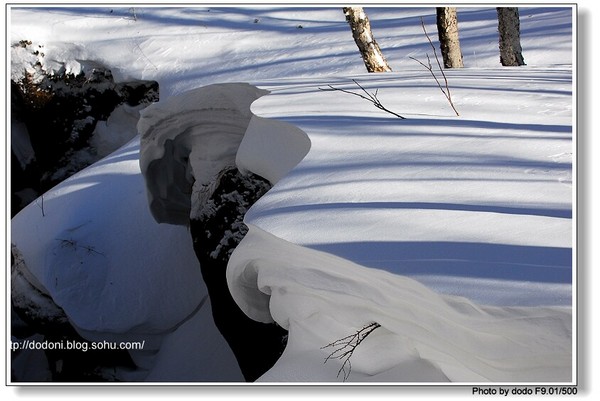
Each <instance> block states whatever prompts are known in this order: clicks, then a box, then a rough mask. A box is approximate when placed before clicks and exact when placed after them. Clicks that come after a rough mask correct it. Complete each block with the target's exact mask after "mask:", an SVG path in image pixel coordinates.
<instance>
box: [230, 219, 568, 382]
mask: <svg viewBox="0 0 600 401" xmlns="http://www.w3.org/2000/svg"><path fill="white" fill-rule="evenodd" d="M227 277H228V281H229V283H230V288H231V289H232V294H233V296H234V299H236V301H237V302H238V304H239V305H240V306H241V307H242V308H243V309H244V311H245V312H246V313H247V314H248V315H249V316H251V317H253V318H254V319H256V320H260V321H264V322H266V321H270V320H271V319H274V320H275V321H276V322H277V323H279V324H280V325H282V326H283V327H284V328H286V329H288V330H289V338H288V346H287V348H286V350H285V352H284V355H283V356H282V358H281V359H280V361H279V362H278V363H277V364H276V365H275V366H274V367H273V369H271V370H270V371H269V372H268V373H267V374H266V375H265V376H264V377H263V379H262V380H265V381H297V380H300V381H320V382H327V381H332V382H334V381H339V380H341V379H339V378H337V372H338V370H339V369H340V364H339V363H336V362H328V364H331V365H330V366H329V365H325V366H323V362H324V360H325V358H326V357H327V356H328V355H329V353H331V352H332V350H331V349H320V348H321V347H324V346H326V345H327V344H330V343H332V342H333V341H335V340H337V339H340V338H343V337H345V336H348V335H351V334H353V333H354V332H355V331H356V330H358V329H360V328H361V327H363V326H365V325H367V324H369V323H371V322H377V323H379V324H381V326H382V327H381V328H379V329H377V330H376V331H374V332H373V334H372V335H371V336H369V337H368V338H367V339H366V340H365V341H364V343H363V344H361V345H360V347H357V349H356V352H355V353H354V355H353V356H352V358H351V375H350V377H349V379H348V380H349V381H371V380H373V381H397V382H405V381H439V380H450V381H454V382H486V381H494V382H505V381H506V382H532V381H551V382H552V381H557V382H568V381H570V380H571V312H570V308H562V307H548V308H496V307H482V306H478V305H476V304H474V303H472V302H471V301H469V300H467V299H465V298H461V297H452V296H440V295H438V294H437V293H435V292H433V291H431V290H429V289H427V288H426V287H425V286H423V285H421V284H419V283H418V282H417V281H415V280H412V279H410V278H407V277H403V276H399V275H394V274H390V273H388V272H385V271H382V270H377V269H369V268H366V267H364V266H360V265H356V264H354V263H351V262H349V261H347V260H344V259H341V258H338V257H336V256H333V255H330V254H326V253H323V252H319V251H315V250H311V249H308V248H304V247H300V246H297V245H294V244H291V243H289V242H287V241H283V240H281V239H279V238H276V237H274V236H273V235H270V234H268V233H266V232H265V231H263V230H260V229H259V228H257V227H255V226H251V227H250V232H249V233H248V235H247V236H246V237H245V238H244V240H243V241H242V242H241V243H240V245H239V246H238V248H237V249H236V251H235V252H234V254H233V255H232V258H231V260H230V263H229V268H228V275H227ZM336 365H337V366H336ZM408 366H413V367H414V368H415V369H417V371H416V372H415V371H413V372H412V374H408V375H406V372H407V370H408V371H410V369H409V368H408Z"/></svg>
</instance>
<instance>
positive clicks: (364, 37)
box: [344, 7, 392, 72]
mask: <svg viewBox="0 0 600 401" xmlns="http://www.w3.org/2000/svg"><path fill="white" fill-rule="evenodd" d="M344 15H345V16H346V21H347V22H348V24H349V25H350V29H351V30H352V37H353V38H354V42H356V45H357V46H358V50H359V51H360V54H361V56H362V58H363V61H364V63H365V67H367V71H368V72H388V71H392V69H391V68H390V66H389V64H388V63H387V61H386V59H385V57H384V56H383V53H382V52H381V49H380V48H379V45H378V44H377V42H376V41H375V38H374V37H373V33H372V32H371V23H370V22H369V18H368V17H367V14H366V13H365V11H364V10H363V8H362V7H344Z"/></svg>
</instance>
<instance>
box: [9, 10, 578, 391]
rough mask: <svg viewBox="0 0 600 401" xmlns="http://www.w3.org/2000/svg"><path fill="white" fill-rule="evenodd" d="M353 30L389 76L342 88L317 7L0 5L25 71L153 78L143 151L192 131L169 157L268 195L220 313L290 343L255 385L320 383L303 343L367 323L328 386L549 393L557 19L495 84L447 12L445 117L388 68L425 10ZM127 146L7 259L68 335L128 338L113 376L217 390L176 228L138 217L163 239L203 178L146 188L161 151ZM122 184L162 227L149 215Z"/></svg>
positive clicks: (56, 197)
mask: <svg viewBox="0 0 600 401" xmlns="http://www.w3.org/2000/svg"><path fill="white" fill-rule="evenodd" d="M367 13H368V15H369V18H370V20H371V24H372V28H373V30H374V35H375V37H376V38H377V41H378V43H379V44H380V46H381V48H382V51H383V53H384V54H385V56H386V58H387V60H388V62H389V63H390V65H391V66H392V68H393V69H394V71H395V72H394V73H386V74H385V75H379V74H378V75H369V74H364V73H363V71H364V66H363V65H362V60H361V59H360V57H359V55H358V53H357V51H356V46H355V45H354V43H353V41H352V38H351V35H350V32H349V28H348V27H347V24H346V22H345V21H344V17H343V13H342V12H341V9H339V8H309V9H306V8H288V7H271V6H264V7H248V8H227V7H225V8H212V7H211V8H207V7H202V8H200V7H199V8H192V9H186V8H169V7H148V8H138V7H136V8H135V9H130V8H127V7H124V8H113V9H110V8H100V7H61V8H56V7H54V8H52V7H48V8H44V7H40V8H11V9H10V10H9V25H8V27H7V30H8V32H9V35H10V40H11V41H19V40H22V39H28V40H31V41H33V42H34V43H35V44H37V43H39V44H43V45H44V50H45V51H44V53H45V58H44V60H45V61H44V63H46V65H47V66H53V65H56V66H58V65H65V64H64V63H67V65H68V66H70V67H69V68H71V69H73V70H77V68H80V67H81V66H82V65H84V64H82V62H83V60H89V61H96V62H98V63H101V64H104V65H108V66H110V67H111V68H112V69H113V73H114V75H115V77H116V78H117V79H120V80H124V79H126V78H138V79H155V80H157V81H159V83H160V92H161V101H160V102H159V103H158V104H156V105H155V106H152V107H149V108H147V109H145V110H144V111H143V112H142V116H143V117H142V119H141V120H140V126H139V127H138V128H139V130H140V132H141V133H142V135H144V133H146V137H147V136H148V132H152V131H154V132H157V133H160V134H161V135H159V138H158V137H157V141H158V142H157V144H158V145H160V144H164V143H167V142H168V141H175V138H177V137H178V135H180V134H181V133H185V134H186V135H187V134H189V136H190V137H192V136H193V135H197V136H198V138H194V139H190V138H183V137H181V136H179V138H180V140H179V141H180V142H181V143H178V145H182V146H181V147H174V149H185V151H186V152H191V154H194V152H200V155H199V156H198V158H197V161H198V162H201V161H202V162H204V161H206V160H207V157H210V158H213V159H216V160H213V161H218V162H219V163H220V162H222V161H223V160H225V159H226V162H227V163H233V162H235V163H236V164H237V165H238V166H239V167H240V169H242V170H246V171H252V172H255V173H257V174H259V175H262V176H263V177H265V178H267V179H268V180H270V181H271V182H272V183H274V184H275V186H274V187H273V189H272V190H271V191H269V193H268V194H267V195H265V196H264V197H263V198H261V199H260V200H259V201H258V202H257V203H256V204H255V205H254V207H253V208H252V209H251V210H250V211H249V213H248V214H247V215H246V219H245V221H246V223H247V225H248V226H249V227H250V231H249V233H248V235H247V236H246V238H245V239H244V240H243V241H242V242H241V244H240V246H239V247H238V248H237V249H236V251H235V252H234V253H233V255H232V259H231V261H230V265H229V268H228V280H229V284H230V289H231V291H232V294H233V295H234V298H235V299H236V301H237V302H238V304H239V305H240V307H241V308H242V309H243V310H244V311H245V312H246V313H248V314H249V315H250V316H251V317H253V318H255V319H258V320H261V321H273V320H275V321H277V322H278V323H279V324H281V325H283V326H284V327H286V328H288V329H289V330H290V334H289V339H288V346H287V348H286V350H285V352H284V354H283V356H282V358H281V359H280V360H279V361H278V362H277V364H276V365H275V366H274V367H273V368H272V369H271V370H270V371H268V372H267V373H266V374H265V375H264V376H263V377H262V378H261V381H263V382H267V383H269V382H271V383H275V382H315V381H316V382H323V383H339V382H341V381H342V378H341V377H338V370H339V369H340V367H341V362H340V361H337V360H330V361H328V362H327V363H324V360H325V358H326V357H327V356H328V354H329V353H330V352H331V351H330V350H328V349H322V347H324V346H326V345H327V344H329V343H331V342H333V341H335V340H337V339H339V338H342V337H345V336H347V335H350V334H352V333H353V332H355V331H357V330H358V329H360V328H361V327H364V326H365V325H367V324H369V323H371V322H378V323H379V324H381V326H382V327H381V328H378V329H376V330H375V331H374V332H373V333H372V334H371V335H370V336H369V337H368V338H367V339H366V340H365V341H364V343H363V344H361V345H360V346H359V347H357V350H356V353H355V355H354V356H353V357H352V371H351V373H350V375H349V377H348V379H347V381H348V382H362V383H371V382H397V383H417V382H425V383H430V382H434V383H437V382H445V381H454V382H460V383H483V382H495V383H504V382H536V383H537V382H553V383H564V384H569V383H571V382H572V381H574V380H575V379H576V377H575V376H574V375H573V372H574V368H575V366H576V365H575V364H574V363H573V360H572V359H573V350H574V349H575V348H574V347H575V345H576V344H575V342H574V341H573V339H575V338H576V336H575V334H576V332H572V327H573V321H572V320H573V319H572V316H573V313H575V312H576V309H574V308H573V305H574V302H573V299H574V296H575V295H576V291H575V290H576V288H573V285H572V284H573V283H575V280H574V279H575V278H576V277H575V276H574V272H575V270H576V269H575V268H576V265H575V264H574V263H573V260H574V256H575V255H574V254H575V252H574V251H573V249H574V247H575V246H576V243H574V242H573V240H572V239H573V238H574V235H575V230H574V227H573V221H574V218H575V217H576V215H577V214H576V210H574V208H573V205H574V202H573V199H574V193H575V189H576V188H574V185H573V182H574V177H573V171H574V170H573V161H574V149H575V148H576V147H575V145H576V143H575V141H574V137H573V132H574V130H573V121H574V115H575V110H574V107H573V105H574V96H573V79H572V76H573V67H572V65H573V60H574V57H573V50H572V49H573V40H572V35H573V32H574V30H573V29H572V23H573V17H574V16H573V9H571V8H570V7H557V8H544V7H541V6H536V7H529V8H521V17H522V22H521V29H522V32H523V37H522V45H523V51H524V57H525V61H526V63H527V66H525V67H521V68H518V69H517V68H501V67H500V66H499V65H498V53H497V52H498V51H497V39H496V35H497V33H496V27H495V10H494V9H493V8H487V7H473V8H459V9H458V13H459V14H458V15H459V32H460V35H461V45H462V46H463V55H464V59H465V60H464V62H465V67H466V68H464V69H460V70H451V71H446V74H447V75H448V80H449V83H450V87H451V90H452V97H453V99H454V101H455V105H456V107H457V109H458V110H459V112H460V116H459V117H456V116H454V114H453V112H452V109H451V108H450V106H449V105H448V103H447V102H446V100H445V99H444V97H443V95H442V94H441V93H440V91H439V88H438V87H437V85H436V84H435V81H433V78H432V77H431V76H430V75H429V72H428V71H426V70H424V69H423V68H422V67H421V66H419V65H418V64H417V63H415V62H414V61H413V60H410V59H409V56H412V57H415V58H418V59H424V58H425V53H426V52H428V51H430V48H429V47H428V46H429V44H428V43H427V42H426V41H425V40H424V36H423V33H422V30H421V26H420V17H421V16H424V17H425V18H424V20H425V23H426V24H427V30H428V32H429V33H430V34H431V33H432V32H435V25H434V23H435V22H434V21H435V17H434V12H433V9H432V8H404V7H388V8H367ZM299 26H302V28H299ZM274 39H276V40H274ZM11 61H12V62H13V64H14V63H15V62H19V60H11ZM26 62H27V60H25V59H24V60H22V63H26ZM53 63H54V64H53ZM56 68H58V67H56ZM352 79H355V80H356V81H357V82H359V83H361V85H363V86H364V87H365V88H366V89H367V90H368V91H371V92H374V91H376V90H377V93H378V97H379V99H380V100H381V101H382V103H384V105H386V107H388V108H389V109H391V110H394V111H397V112H398V113H400V114H402V115H403V116H405V117H406V118H407V119H406V120H400V119H398V118H396V117H394V116H392V115H390V114H386V113H384V112H382V111H380V110H377V109H376V108H374V107H373V106H372V105H370V104H368V103H366V102H365V101H363V100H361V99H359V98H357V97H355V96H349V95H347V94H344V93H342V92H339V91H322V90H320V88H327V86H328V85H332V86H334V87H336V88H343V89H345V90H352V91H357V90H358V88H357V87H356V86H355V84H354V83H353V82H352ZM243 82H248V83H249V85H247V86H244V85H240V84H239V83H243ZM224 83H226V84H228V85H226V87H227V88H229V90H231V91H236V90H239V88H240V87H245V88H246V89H247V90H248V91H250V92H251V93H254V95H253V96H249V95H242V96H239V97H238V96H236V97H234V98H233V100H234V101H233V103H235V104H236V107H233V109H235V110H236V111H239V112H240V113H241V114H243V118H240V119H239V120H237V117H236V118H235V119H232V117H231V109H232V107H229V106H228V107H226V108H227V109H228V110H227V112H225V113H222V114H221V113H217V112H215V111H211V110H210V107H211V106H210V104H207V102H208V100H209V99H212V98H213V97H212V96H213V95H212V94H213V92H212V91H213V90H215V88H222V87H223V85H222V84H224ZM215 84H217V85H216V86H215ZM195 88H200V89H195ZM207 88H208V89H207ZM233 88H235V89H233ZM252 88H255V89H252ZM206 91H208V92H206ZM267 92H268V93H269V94H267ZM256 99H258V100H256ZM237 102H239V103H237ZM208 103H210V102H208ZM218 103H219V102H218V101H217V104H218ZM188 112H189V113H188ZM134 117H135V116H133V117H132V118H134ZM125 120H127V121H129V124H131V119H129V117H127V118H123V119H118V120H117V124H113V126H114V130H113V128H111V126H110V124H109V125H108V126H107V127H102V128H97V131H98V130H101V131H102V132H110V133H113V132H116V130H117V128H118V127H119V126H120V124H119V121H125ZM202 124H209V125H210V128H208V129H206V128H205V126H203V125H202ZM232 127H235V128H232ZM216 132H224V133H232V132H235V134H233V136H235V138H236V139H235V140H233V141H229V140H227V141H223V140H222V136H220V135H217V134H216ZM207 134H208V135H209V136H212V137H213V138H214V139H215V140H214V141H213V142H212V143H210V144H209V143H207V142H205V141H204V140H203V136H204V135H207ZM184 136H185V135H184ZM205 139H206V140H208V139H209V138H205ZM198 143H203V146H202V147H198V146H197V144H198ZM231 143H235V145H231V146H230V145H229V144H231ZM192 145H196V146H194V147H192ZM141 146H142V148H143V149H144V151H143V152H142V161H141V168H140V160H139V153H140V139H139V137H136V138H134V139H133V140H131V142H129V143H127V144H126V145H125V146H124V147H122V148H121V149H119V150H118V151H117V152H115V153H113V154H111V155H110V156H108V157H107V158H105V159H103V160H101V161H100V162H98V163H96V164H95V165H93V166H91V167H90V168H88V169H86V170H83V171H82V172H80V173H79V174H77V175H75V176H73V177H72V178H70V179H68V180H67V181H65V182H63V183H61V184H60V185H58V186H57V187H56V188H54V189H52V190H51V191H50V192H48V193H47V194H44V196H43V197H42V198H40V199H38V200H37V201H36V202H34V203H32V204H31V205H30V206H29V207H27V208H25V209H24V210H23V211H22V212H21V213H19V214H18V215H17V216H15V218H13V219H12V221H11V230H10V231H11V232H10V237H11V238H10V241H11V242H12V243H14V244H15V245H16V246H17V247H18V249H19V250H20V252H21V253H22V254H23V257H24V260H25V263H26V266H27V268H28V270H29V271H30V272H31V273H32V274H33V275H35V276H36V277H37V279H38V280H39V281H40V282H41V284H42V285H43V286H44V287H45V288H46V289H47V291H48V292H49V293H50V294H51V295H52V297H53V298H54V299H55V302H56V303H57V304H58V305H59V306H61V307H62V308H63V309H64V310H65V312H66V313H67V314H68V315H69V317H70V318H71V320H72V323H73V324H74V325H75V326H76V327H77V328H78V330H79V331H80V332H81V334H82V335H84V336H88V338H90V339H106V338H111V339H112V338H120V339H127V340H133V341H139V340H142V339H147V340H148V344H150V345H149V347H148V349H147V350H145V351H146V352H142V353H138V354H135V355H134V354H132V356H134V360H136V362H137V363H139V366H140V371H141V373H140V372H134V374H131V375H130V376H127V373H126V372H121V374H123V375H124V376H123V377H124V378H125V379H130V380H132V381H134V380H135V381H137V380H151V381H188V382H213V381H214V382H221V381H224V382H235V381H239V380H241V375H240V373H239V370H238V368H237V367H236V366H235V363H234V360H233V359H232V358H233V357H232V355H231V352H230V351H229V350H228V349H227V347H226V345H225V343H224V341H223V340H222V339H221V338H220V336H219V335H218V333H217V331H216V329H215V327H214V325H213V323H212V320H211V318H210V308H209V306H208V304H209V303H208V302H207V301H206V298H205V297H206V290H205V288H204V285H203V283H202V279H201V276H200V270H199V268H198V266H197V263H198V262H197V261H196V258H195V255H194V254H193V250H192V246H191V238H190V236H189V233H188V232H187V230H186V228H185V227H182V226H177V225H171V224H158V223H157V222H156V221H155V218H157V217H158V220H159V221H168V222H177V223H182V222H183V221H184V218H182V217H181V216H189V214H190V212H191V210H190V209H191V207H192V205H190V204H189V192H190V191H189V190H190V188H189V186H190V183H191V182H192V178H191V177H192V176H193V177H194V178H195V179H198V178H199V177H202V178H201V180H200V181H201V183H202V184H203V185H205V184H206V183H207V182H210V178H211V176H212V175H213V174H214V171H216V170H218V168H219V167H220V166H221V164H212V163H207V164H206V165H204V164H203V165H202V166H201V167H200V166H194V165H193V164H194V162H193V161H192V163H191V167H190V168H188V164H187V162H186V163H183V164H182V163H180V166H179V171H181V172H183V174H181V175H180V176H179V178H177V180H179V181H175V180H173V181H171V180H169V179H166V178H164V177H163V178H155V177H158V175H155V176H153V175H148V174H147V168H148V166H149V163H148V161H145V160H150V161H152V160H160V159H161V158H163V159H164V155H163V154H161V151H160V150H159V149H160V148H159V147H155V148H151V150H146V148H144V146H146V145H145V144H144V141H143V140H142V145H141ZM23 149H25V148H23ZM217 150H218V151H219V152H220V151H223V152H224V153H225V154H226V156H225V158H221V157H214V155H216V154H215V153H213V152H215V151H217ZM25 153H26V152H25ZM147 156H149V159H144V157H147ZM180 156H181V157H182V158H184V157H186V156H187V155H185V154H183V155H180ZM182 160H183V159H182ZM168 161H169V163H166V164H165V165H164V166H173V164H172V163H170V162H171V161H172V160H168ZM206 166H207V167H206ZM161 171H164V170H161ZM161 171H158V172H157V173H160V172H161ZM192 171H193V174H192ZM142 172H144V173H146V179H147V180H148V182H150V183H158V184H161V185H162V186H160V185H159V186H157V191H156V193H161V192H162V193H163V194H164V192H165V191H168V194H169V195H168V196H165V197H163V200H164V202H174V203H173V204H168V207H166V208H165V207H164V206H161V208H162V209H164V210H166V209H168V210H171V208H172V207H173V208H174V209H175V210H176V213H175V215H177V216H178V217H175V218H172V217H171V216H170V215H169V213H166V212H157V211H156V210H157V209H156V208H155V207H153V206H152V205H151V203H152V202H151V203H150V207H149V206H148V205H149V203H148V198H147V194H146V183H145V182H144V178H143V177H142ZM164 184H174V185H173V186H168V185H167V186H166V187H165V185H164ZM182 188H184V189H185V190H183V191H182ZM186 190H187V198H186V197H185V196H183V193H186ZM195 190H200V188H198V185H196V188H195ZM175 194H177V195H175ZM149 197H150V199H151V200H152V199H156V198H157V196H156V195H154V194H153V192H152V190H151V191H150V195H149ZM151 210H152V211H151ZM215 361H218V362H215ZM13 363H17V361H13ZM44 373H45V371H44V370H40V375H43V374H44Z"/></svg>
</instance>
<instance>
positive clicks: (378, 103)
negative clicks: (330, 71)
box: [319, 79, 406, 120]
mask: <svg viewBox="0 0 600 401" xmlns="http://www.w3.org/2000/svg"><path fill="white" fill-rule="evenodd" d="M352 82H354V83H355V84H356V86H358V87H359V88H360V89H361V90H362V91H363V92H364V93H365V95H366V96H365V95H362V94H360V93H356V92H352V91H349V90H346V89H341V88H335V87H333V86H331V85H327V86H328V87H329V89H323V88H319V90H322V91H340V92H344V93H348V94H350V95H354V96H358V97H360V98H362V99H365V100H367V101H369V102H371V103H373V105H374V106H375V107H377V108H378V109H379V110H383V111H385V112H386V113H390V114H393V115H395V116H396V117H398V118H401V119H403V120H405V119H406V117H403V116H401V115H400V114H398V113H395V112H393V111H391V110H389V109H387V108H386V107H385V106H383V104H381V101H380V100H379V99H378V98H377V93H378V90H376V91H375V93H374V94H373V93H369V92H368V91H367V90H366V89H365V88H364V87H363V86H362V85H361V84H359V83H358V82H356V80H354V79H353V80H352Z"/></svg>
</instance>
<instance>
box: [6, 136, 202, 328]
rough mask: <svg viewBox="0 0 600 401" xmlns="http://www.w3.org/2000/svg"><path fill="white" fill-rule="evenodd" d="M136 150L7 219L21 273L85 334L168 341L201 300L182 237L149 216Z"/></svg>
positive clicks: (185, 238)
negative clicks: (149, 336) (156, 335)
mask: <svg viewBox="0 0 600 401" xmlns="http://www.w3.org/2000/svg"><path fill="white" fill-rule="evenodd" d="M138 149H139V145H138V141H137V140H133V141H131V142H130V143H129V144H128V145H126V146H124V147H123V148H121V149H120V150H119V151H118V152H116V153H114V154H112V155H111V156H109V157H108V158H106V159H103V160H102V161H100V162H98V163H96V164H95V165H94V166H92V167H90V168H87V169H85V170H83V171H81V172H80V173H78V174H76V175H74V176H73V177H71V178H70V179H68V180H66V181H64V182H63V183H61V184H59V185H58V186H56V187H55V188H54V189H52V190H51V191H49V192H48V193H46V194H44V195H43V196H42V197H40V198H38V199H37V200H36V201H35V202H34V203H32V204H30V205H29V206H28V207H26V208H25V209H23V210H22V211H21V212H20V213H19V214H17V215H16V216H15V217H14V218H13V219H12V224H11V231H12V232H11V234H12V242H13V243H14V244H15V245H16V247H17V248H18V249H19V250H20V251H21V253H22V255H23V259H24V262H25V264H26V266H27V268H28V269H29V271H31V273H32V274H33V275H35V277H37V279H38V280H39V281H40V283H41V285H43V287H44V288H45V289H47V291H48V293H49V294H50V295H51V296H52V298H53V299H54V301H55V302H56V303H57V304H58V305H59V306H60V307H62V308H63V309H64V310H65V312H66V313H67V315H68V316H69V317H70V319H71V321H72V323H73V324H74V325H75V326H76V327H77V328H79V329H81V330H85V331H89V332H100V333H106V332H110V333H126V332H130V333H131V332H133V333H139V334H140V335H141V334H143V333H164V332H165V331H169V330H171V329H172V328H173V327H174V326H175V325H176V324H178V323H179V322H181V321H182V320H183V319H185V318H186V317H187V316H188V315H189V314H190V313H191V312H192V311H194V309H195V308H196V307H197V305H198V304H199V302H200V300H201V299H202V297H203V296H204V295H205V293H206V292H205V289H204V288H203V282H202V278H201V275H200V269H199V268H198V265H197V262H196V258H195V255H194V252H193V249H192V244H191V239H190V237H189V235H188V233H187V232H186V230H185V229H183V228H181V227H174V226H164V227H163V226H158V225H156V223H155V222H154V220H152V217H151V216H150V214H149V213H148V208H147V206H146V199H145V193H144V182H143V179H142V176H141V174H140V171H139V165H138V159H137V153H138ZM125 244H126V246H124V245H125ZM164 249H170V250H171V251H172V252H173V253H172V254H171V252H165V251H164ZM165 294H169V295H168V299H165V298H164V296H165Z"/></svg>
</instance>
